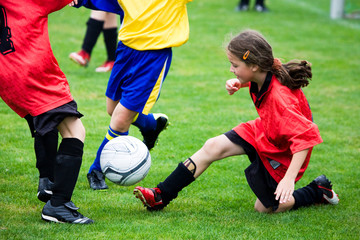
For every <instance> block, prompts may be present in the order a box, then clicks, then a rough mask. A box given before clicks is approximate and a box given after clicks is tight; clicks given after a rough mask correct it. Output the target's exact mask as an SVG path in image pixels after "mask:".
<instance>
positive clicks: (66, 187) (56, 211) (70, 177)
mask: <svg viewBox="0 0 360 240" xmlns="http://www.w3.org/2000/svg"><path fill="white" fill-rule="evenodd" d="M81 116H82V115H81V113H79V112H78V111H77V106H76V103H75V101H72V102H70V103H67V104H65V105H63V106H60V107H58V108H56V109H54V110H50V111H48V112H47V113H45V114H42V115H40V116H38V117H37V121H38V122H37V123H36V122H35V126H36V125H38V127H37V132H39V133H40V134H44V133H46V132H47V131H48V130H47V129H49V128H50V129H51V128H52V127H55V126H57V129H58V130H59V132H60V134H61V136H62V140H61V143H60V145H59V149H58V152H57V155H56V158H55V164H54V186H53V195H52V197H51V199H50V201H48V202H47V203H46V205H45V206H44V208H43V210H42V218H43V219H44V220H46V221H52V222H69V223H79V224H88V223H92V222H93V221H92V220H91V219H89V218H87V217H84V216H83V215H81V214H80V213H79V212H78V211H77V210H78V208H77V207H76V206H75V205H74V203H72V202H71V197H72V194H73V191H74V188H75V185H76V182H77V178H78V176H79V171H80V166H81V163H82V156H83V148H84V140H85V128H84V126H83V124H82V122H81V120H80V117H81Z"/></svg>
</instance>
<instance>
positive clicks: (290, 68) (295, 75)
mask: <svg viewBox="0 0 360 240" xmlns="http://www.w3.org/2000/svg"><path fill="white" fill-rule="evenodd" d="M271 72H272V73H273V74H274V75H275V76H276V77H277V78H278V80H279V81H280V83H281V84H282V85H284V86H286V87H288V88H290V89H298V88H302V87H306V86H307V85H308V84H309V80H311V77H312V73H311V64H310V63H309V62H308V61H298V60H291V61H290V62H288V63H285V64H282V63H281V61H280V60H279V59H278V58H275V59H274V63H273V65H272V68H271Z"/></svg>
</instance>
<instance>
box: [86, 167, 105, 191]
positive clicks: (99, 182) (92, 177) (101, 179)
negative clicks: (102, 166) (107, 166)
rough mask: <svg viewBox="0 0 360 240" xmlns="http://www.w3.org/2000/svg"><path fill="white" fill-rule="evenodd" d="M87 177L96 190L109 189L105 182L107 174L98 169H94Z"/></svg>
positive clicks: (91, 186)
mask: <svg viewBox="0 0 360 240" xmlns="http://www.w3.org/2000/svg"><path fill="white" fill-rule="evenodd" d="M86 176H87V179H88V181H89V185H90V188H92V189H94V190H105V189H108V186H107V185H106V182H105V176H104V174H103V173H102V172H100V171H98V170H95V169H94V170H92V171H91V172H90V173H88V174H87V175H86Z"/></svg>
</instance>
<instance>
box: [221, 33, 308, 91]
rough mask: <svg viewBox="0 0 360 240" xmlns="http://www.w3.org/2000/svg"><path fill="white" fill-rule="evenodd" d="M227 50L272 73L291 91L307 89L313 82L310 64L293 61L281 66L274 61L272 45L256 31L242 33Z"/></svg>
mask: <svg viewBox="0 0 360 240" xmlns="http://www.w3.org/2000/svg"><path fill="white" fill-rule="evenodd" d="M227 49H228V51H230V52H231V53H232V54H233V55H235V56H236V57H238V58H239V59H240V60H241V61H244V62H245V63H246V64H247V65H250V64H255V65H258V66H259V67H260V69H261V70H262V71H265V72H268V71H270V72H272V73H273V74H274V75H275V76H276V77H277V79H278V80H279V81H280V83H281V84H282V85H285V86H287V87H288V88H290V89H297V88H301V87H306V86H307V85H308V84H309V80H311V77H312V73H311V64H310V63H309V62H307V61H305V60H302V61H300V60H291V61H289V62H287V63H284V64H281V62H280V61H279V60H278V59H274V57H273V53H272V48H271V46H270V44H269V43H268V42H267V41H266V40H265V38H264V37H263V36H262V35H261V34H260V33H258V32H256V31H253V30H246V31H243V32H241V33H240V34H239V35H238V36H236V37H235V38H233V39H232V40H231V41H230V43H229V44H228V46H227Z"/></svg>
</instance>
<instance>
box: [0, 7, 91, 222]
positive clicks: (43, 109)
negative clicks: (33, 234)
mask: <svg viewBox="0 0 360 240" xmlns="http://www.w3.org/2000/svg"><path fill="white" fill-rule="evenodd" d="M69 3H70V0H50V1H36V0H17V1H13V0H1V2H0V66H1V71H0V86H1V87H0V96H1V98H2V99H3V100H4V102H5V103H6V104H7V105H8V106H9V107H10V108H11V109H12V110H13V111H15V112H16V113H17V114H18V115H19V116H20V117H25V118H26V120H27V121H28V123H29V126H30V129H31V131H32V134H33V136H34V137H35V152H36V154H37V167H38V168H39V171H40V180H39V187H38V198H39V199H40V200H41V201H44V202H46V204H45V206H44V207H43V210H42V215H41V216H42V219H44V220H46V221H52V222H68V223H77V224H88V223H92V222H93V221H92V220H91V219H89V218H87V217H84V216H83V215H82V214H80V213H79V212H78V211H77V210H78V208H77V207H76V206H75V204H74V203H73V202H72V201H71V197H72V193H73V190H74V188H75V185H76V182H77V178H78V175H79V171H80V166H81V163H82V155H83V148H84V140H85V128H84V126H83V124H82V122H81V120H80V117H82V114H81V113H79V112H78V111H77V104H76V102H75V101H74V99H73V97H72V95H71V93H70V87H69V84H68V82H67V79H66V77H65V74H64V73H63V72H62V71H61V69H60V67H59V65H58V63H57V61H56V59H55V56H54V54H53V52H52V50H51V45H50V40H49V35H48V15H49V14H50V13H52V12H55V11H57V10H60V9H61V8H63V7H64V6H65V5H66V4H69ZM57 130H58V131H59V132H60V134H61V136H62V140H61V143H60V145H59V147H58V148H57V137H58V136H57V135H58V133H57ZM38 147H40V149H38ZM40 150H41V152H39V151H40ZM54 152H55V154H53V153H54ZM39 154H40V155H41V156H39ZM53 155H56V156H55V157H54V156H53ZM53 158H55V159H53ZM44 172H46V173H47V174H46V177H45V175H43V174H44ZM51 181H53V183H52V182H51Z"/></svg>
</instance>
